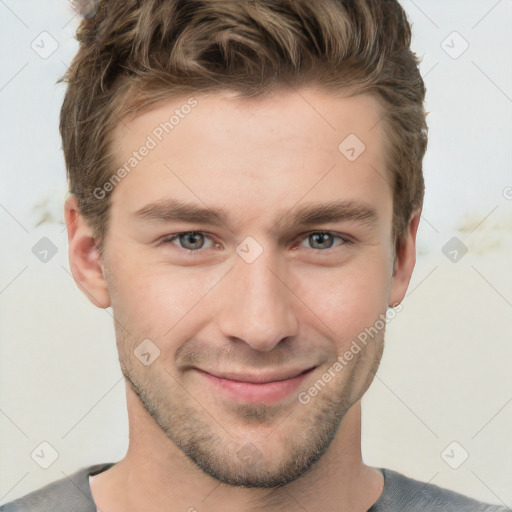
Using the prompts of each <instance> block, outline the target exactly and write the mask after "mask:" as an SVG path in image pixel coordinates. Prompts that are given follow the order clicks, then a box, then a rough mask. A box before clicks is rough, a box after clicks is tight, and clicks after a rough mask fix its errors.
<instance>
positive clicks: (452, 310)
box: [0, 0, 512, 507]
mask: <svg viewBox="0 0 512 512" xmlns="http://www.w3.org/2000/svg"><path fill="white" fill-rule="evenodd" d="M401 3H402V5H403V7H404V8H405V10H406V11H407V13H408V16H409V19H410V20H411V22H412V23H413V33H414V38H413V50H414V51H415V52H416V53H417V54H418V55H419V56H420V57H421V58H422V59H423V60H422V64H421V71H422V74H423V77H424V79H425V82H426V85H427V91H428V92H427V103H426V109H427V111H428V112H429V115H428V117H427V122H428V124H429V130H430V133H429V149H428V151H427V155H426V157H425V160H424V172H425V180H426V198H425V205H424V210H423V217H422V222H421V223H420V228H419V233H418V260H417V264H416V268H415V271H414V274H413V278H412V282H411V284H410V288H409V292H408V295H407V297H406V299H405V300H404V302H403V309H402V311H401V312H400V313H398V314H397V315H396V317H395V319H393V320H392V321H391V322H390V323H389V325H388V328H387V333H386V348H385V351H384V356H383V359H382V363H381V366H380V369H379V371H378V373H377V376H376V378H375V380H374V382H373V384H372V386H371V387H370V389H369V391H368V392H367V394H366V395H365V397H364V399H363V458H364V460H365V462H366V463H367V464H370V465H373V466H376V467H387V468H390V469H395V470H397V471H400V472H402V473H404V474H406V475H408V476H410V477H412V478H416V479H418V480H422V481H424V482H430V483H432V484H436V485H439V486H441V487H447V488H450V489H453V490H456V491H458V492H461V493H464V494H466V495H469V496H472V497H475V498H477V499H479V500H482V501H486V502H490V503H496V504H507V505H508V506H509V507H512V485H511V481H512V440H511V437H510V432H512V372H511V363H512V339H511V338H512V336H511V332H512V265H511V263H510V262H511V261H512V236H511V234H512V215H511V213H512V60H511V58H510V48H512V1H511V0H449V1H446V0H414V1H413V0H402V1H401ZM79 19H80V18H79V16H78V15H77V13H76V12H75V11H74V10H73V9H72V7H71V6H70V4H69V2H67V1H65V0H50V1H46V2H44V3H43V2H40V1H36V0H0V34H1V36H0V37H1V38H2V43H3V44H2V45H1V46H0V62H1V65H0V112H1V116H0V123H1V124H0V129H1V134H2V137H1V139H0V145H1V155H2V162H1V167H0V172H1V178H0V179H1V181H0V183H1V186H0V226H1V230H2V240H3V244H2V251H1V260H0V311H1V313H0V336H1V342H0V454H1V457H0V503H5V502H8V501H11V500H13V499H15V498H17V497H19V496H21V495H24V494H26V493H27V492H29V491H32V490H34V489H36V488H38V487H40V486H42V485H44V484H46V483H48V482H51V481H54V480H56V479H59V478H63V477H64V476H65V475H69V474H71V473H73V472H74V471H76V470H77V469H79V468H81V467H84V466H86V465H91V464H95V463H100V462H115V461H118V460H120V459H121V458H122V457H123V456H124V454H125V451H126V448H127V442H128V425H127V414H126V405H125V394H124V393H125V390H124V382H123V379H122V375H121V372H120V369H119V367H118V360H117V352H116V347H115V338H114V328H113V320H112V312H111V310H110V308H109V309H106V310H101V309H97V308H95V307H94V306H93V305H92V304H91V303H89V302H88V300H87V299H86V298H85V296H84V295H82V293H81V292H80V291H79V290H78V288H77V287H76V285H75V283H74V281H73V279H72V277H71V274H70V271H69V263H68V258H67V235H66V231H65V225H64V220H63V202H64V196H65V193H66V178H65V168H64V160H63V155H62V151H61V140H60V137H59V133H58V118H59V109H60V106H61V103H62V99H63V95H64V91H65V88H64V85H62V84H61V85H56V81H57V80H58V78H60V77H61V76H62V74H63V73H64V72H65V70H66V67H67V65H69V63H70V61H71V59H72V57H73V55H74V53H75V52H76V49H77V43H76V41H75V40H74V33H75V31H76V28H77V26H78V22H79ZM41 453H44V454H45V455H44V457H41V456H39V457H38V455H40V454H41Z"/></svg>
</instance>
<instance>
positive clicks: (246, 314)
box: [0, 0, 505, 512]
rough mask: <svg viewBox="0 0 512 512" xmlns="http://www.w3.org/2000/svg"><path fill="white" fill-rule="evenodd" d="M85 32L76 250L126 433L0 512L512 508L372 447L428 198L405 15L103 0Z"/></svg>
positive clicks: (70, 154)
mask: <svg viewBox="0 0 512 512" xmlns="http://www.w3.org/2000/svg"><path fill="white" fill-rule="evenodd" d="M78 39H79V41H80V49H79V52H78V54H77V56H76V57H75V59H74V61H73V63H72V65H71V67H70V68H69V71H68V73H67V75H66V77H65V79H66V81H67V82H68V84H69V85H68V90H67V93H66V97H65V100H64V105H63V107H62V113H61V126H60V128H61V134H62V138H63V149H64V153H65V158H66V165H67V169H68V178H69V184H70V192H71V195H70V197H69V198H68V199H67V201H66V205H65V217H66V224H67V227H68V237H69V257H70V264H71V269H72V272H73V276H74V278H75V280H76V282H77V284H78V286H79V287H80V289H81V290H82V291H83V292H84V293H85V294H86V295H87V297H88V298H89V299H90V300H91V301H92V302H93V303H94V304H95V305H96V306H98V307H100V308H106V307H109V306H112V310H113V313H114V318H115V330H116V340H117V347H118V351H119V360H120V363H121V368H122V371H123V375H124V376H125V379H126V384H127V386H126V391H127V404H128V414H129V426H130V442H129V448H128V451H127V454H126V456H125V457H124V458H123V459H122V460H121V461H119V462H117V463H108V464H98V465H96V466H92V467H88V468H83V469H81V470H80V471H77V472H76V473H75V474H74V475H73V476H72V478H71V481H70V480H68V479H64V480H61V481H59V482H55V483H53V484H50V485H49V486H47V487H45V488H43V489H40V490H38V491H35V492H33V493H32V494H30V495H27V496H25V497H24V498H21V499H20V500H17V501H15V502H12V503H10V504H8V505H5V506H3V507H0V509H1V510H3V511H4V512H11V511H21V510H38V511H43V510H48V511H50V510H51V511H55V510H80V511H91V512H94V511H96V510H100V511H102V512H135V511H138V512H140V511H144V512H153V511H155V512H156V511H164V510H165V511H168V512H174V511H187V510H188V511H199V512H203V511H222V512H230V511H237V512H239V511H247V512H250V511H253V510H254V511H255V510H259V511H261V510H265V511H304V510H307V511H319V510H322V511H332V512H334V511H336V512H348V511H350V512H363V511H372V512H384V511H386V512H389V511H398V510H407V511H420V510H421V511H434V510H443V511H449V510H453V511H477V510H481V511H500V510H501V511H503V510H505V509H504V508H502V507H498V506H491V505H486V504H483V503H479V502H477V501H475V500H473V499H471V498H468V497H465V496H463V495H461V494H458V493H455V492H452V491H449V490H445V489H441V488H439V487H437V486H435V485H430V484H425V483H422V482H418V481H415V480H412V479H410V478H408V477H406V476H404V475H401V474H399V473H397V472H395V471H392V470H389V469H383V468H373V467H369V466H367V465H365V464H364V463H363V461H362V457H361V443H360V441H361V398H362V396H363V395H364V393H365V391H366V390H367V389H368V387H369V386H370V384H371V382H372V380H373V377H374V374H375V372H376V371H377V369H378V366H379V362H380V359H381V355H382V352H383V345H384V331H385V321H384V319H385V318H386V313H387V312H388V308H392V307H396V306H398V305H399V304H400V302H401V301H402V299H403V297H404V295H405V293H406V290H407V287H408V283H409V279H410V277H411V273H412V271H413V268H414V264H415V239H416V231H417V228H418V223H419V219H420V213H421V208H422V202H423V193H424V184H423V177H422V159H423V155H424V153H425V149H426V144H427V128H426V123H425V112H424V109H423V100H424V96H425V89H424V84H423V81H422V79H421V76H420V74H419V71H418V61H417V59H416V57H415V55H414V54H413V53H412V52H411V50H410V39H411V32H410V25H409V23H408V22H407V19H406V16H405V13H404V11H403V10H402V8H401V7H400V5H399V4H398V3H397V2H396V1H391V0H389V1H386V0H353V1H350V2H347V1H342V0H323V1H321V2H311V1H308V0H295V1H293V2H292V1H286V0H271V1H270V0H254V1H238V2H234V1H226V0H197V1H190V2H181V1H178V0H145V1H144V2H138V1H136V0H107V1H103V2H101V3H100V5H99V9H98V12H97V13H96V14H95V15H94V16H93V17H91V18H89V19H86V20H84V21H83V22H82V24H81V26H80V28H79V31H78ZM370 327H373V331H372V335H371V336H370V337H369V338H368V339H365V341H364V342H363V341H362V339H363V338H362V337H361V336H360V334H361V333H362V332H365V330H368V329H369V328H370ZM355 340H358V341H359V343H355V344H354V341H355Z"/></svg>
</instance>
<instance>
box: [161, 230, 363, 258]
mask: <svg viewBox="0 0 512 512" xmlns="http://www.w3.org/2000/svg"><path fill="white" fill-rule="evenodd" d="M192 233H194V234H199V235H203V236H204V237H205V238H210V239H211V240H212V242H213V243H214V244H215V240H214V238H215V237H214V235H212V234H211V233H208V232H207V231H194V230H191V231H180V232H179V233H172V234H169V235H165V236H164V237H162V238H161V239H160V240H158V241H157V245H158V246H160V245H165V244H172V245H176V244H174V243H173V242H174V241H175V240H176V239H179V237H180V236H181V235H188V234H192ZM319 233H320V234H328V235H332V236H333V238H339V239H341V240H342V243H340V244H338V245H335V246H334V247H329V248H327V249H314V248H311V247H310V248H309V249H310V250H312V251H315V252H318V253H320V252H324V253H328V252H329V251H330V250H334V249H336V247H340V246H343V245H350V244H353V243H354V240H352V239H351V238H350V237H349V236H348V235H346V234H344V233H338V232H337V231H330V230H325V229H316V230H310V231H306V232H304V233H301V234H300V235H297V237H295V238H294V240H293V242H292V244H293V247H295V246H296V244H297V243H298V242H302V241H303V240H305V239H306V238H307V237H308V236H310V235H313V234H319ZM176 247H177V248H178V249H179V250H181V251H184V252H185V253H188V254H191V253H197V254H200V253H201V252H203V251H204V250H206V249H204V248H201V249H195V250H194V249H186V248H184V247H180V246H179V245H176Z"/></svg>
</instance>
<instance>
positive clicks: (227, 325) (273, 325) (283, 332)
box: [217, 251, 298, 352]
mask: <svg viewBox="0 0 512 512" xmlns="http://www.w3.org/2000/svg"><path fill="white" fill-rule="evenodd" d="M278 268H280V269H281V271H278V270H277V269H278ZM283 268H284V265H279V264H278V262H277V261H276V258H275V257H274V255H273V254H271V253H270V251H263V253H262V254H261V255H260V256H259V257H258V258H257V259H256V260H255V261H253V262H252V263H247V262H246V261H244V259H242V258H241V257H239V256H238V255H237V256H236V257H235V263H234V268H233V269H232V270H231V271H230V272H229V274H228V275H227V276H226V278H227V279H226V282H224V283H223V286H222V287H221V290H220V294H221V296H222V298H221V299H220V300H219V302H218V308H217V319H218V325H219V329H220V331H221V332H222V334H223V335H224V336H225V337H226V338H229V339H235V338H237V339H239V340H242V341H243V342H245V343H247V344H248V345H249V346H250V347H251V348H252V349H254V350H258V351H261V352H269V351H271V350H272V349H273V348H274V347H276V345H278V344H279V342H280V341H282V340H284V339H286V338H288V337H293V336H296V335H297V331H298V321H297V317H296V314H295V312H294V304H296V301H297V298H296V297H295V296H294V294H293V291H292V290H291V289H290V288H289V285H288V283H287V282H286V276H285V274H286V271H285V270H284V271H283Z"/></svg>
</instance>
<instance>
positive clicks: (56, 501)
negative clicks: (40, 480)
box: [0, 463, 114, 512]
mask: <svg viewBox="0 0 512 512" xmlns="http://www.w3.org/2000/svg"><path fill="white" fill-rule="evenodd" d="M113 465H114V463H103V464H96V465H94V466H89V467H86V468H82V469H80V470H78V471H76V472H75V473H73V474H72V475H70V476H68V477H66V478H62V479H60V480H56V481H55V482H52V483H50V484H48V485H46V486H44V487H41V488H40V489H37V490H36V491H33V492H31V493H30V494H27V495H25V496H23V497H21V498H18V499H17V500H14V501H11V502H10V503H6V504H5V505H1V506H0V512H65V511H66V512H67V511H69V510H73V511H74V512H96V505H95V504H94V500H93V499H92V495H91V489H90V487H89V476H90V475H94V474H98V473H101V472H102V471H105V470H107V469H108V468H110V467H111V466H113Z"/></svg>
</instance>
